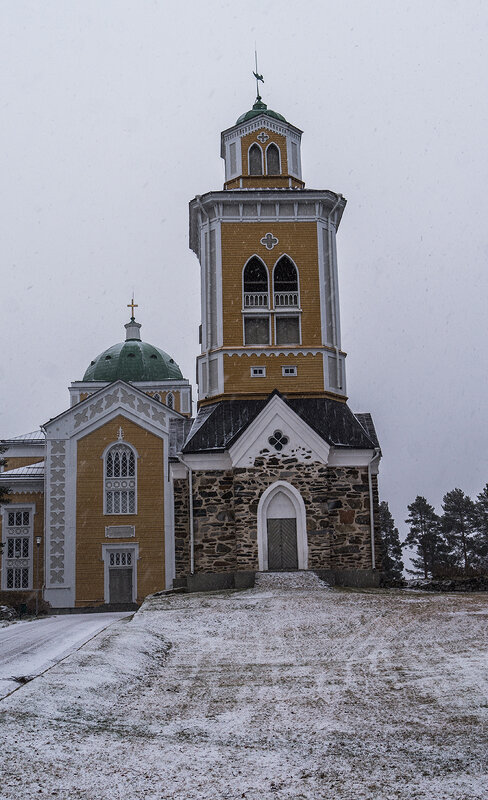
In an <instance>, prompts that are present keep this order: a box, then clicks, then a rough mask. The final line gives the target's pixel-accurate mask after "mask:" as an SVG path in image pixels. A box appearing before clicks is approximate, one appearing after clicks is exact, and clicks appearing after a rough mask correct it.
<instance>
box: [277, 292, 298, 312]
mask: <svg viewBox="0 0 488 800" xmlns="http://www.w3.org/2000/svg"><path fill="white" fill-rule="evenodd" d="M274 304H275V308H297V307H298V292H275V295H274Z"/></svg>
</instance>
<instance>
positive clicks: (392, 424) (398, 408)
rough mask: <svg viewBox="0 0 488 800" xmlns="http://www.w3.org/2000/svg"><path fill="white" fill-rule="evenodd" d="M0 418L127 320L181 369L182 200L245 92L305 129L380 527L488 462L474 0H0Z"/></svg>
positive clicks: (482, 128)
mask: <svg viewBox="0 0 488 800" xmlns="http://www.w3.org/2000/svg"><path fill="white" fill-rule="evenodd" d="M0 15H1V20H0V53H1V56H0V58H1V61H2V67H1V74H2V76H3V77H2V117H1V118H2V122H1V127H0V159H1V174H2V184H3V186H2V200H1V206H2V207H1V215H0V228H1V241H2V249H1V264H2V282H1V286H2V311H3V331H4V336H3V341H4V351H3V357H2V359H1V361H0V380H1V385H2V404H1V409H0V436H9V435H17V434H20V433H22V432H24V431H27V430H33V429H35V428H36V427H38V425H39V424H41V423H43V422H45V421H46V420H47V419H48V418H49V417H52V416H54V415H55V414H57V413H59V412H60V411H62V410H63V409H64V408H66V407H67V405H68V392H67V386H68V384H69V382H70V381H71V380H74V379H80V378H81V377H82V376H83V373H84V370H85V369H86V367H87V365H88V363H89V362H90V360H91V359H92V358H93V357H94V356H95V355H97V354H98V353H99V352H100V351H102V350H104V349H105V348H106V347H108V346H110V345H111V344H113V343H115V342H116V341H120V340H121V339H122V338H123V327H122V326H123V324H124V322H125V321H126V319H127V313H128V310H127V309H126V304H127V303H128V302H129V300H130V295H131V292H132V289H133V288H134V290H135V294H136V302H138V303H139V309H138V319H139V321H141V322H142V324H143V328H142V336H143V338H144V339H146V340H147V341H150V342H152V343H153V344H155V345H157V346H160V347H162V348H163V349H165V350H167V351H168V352H169V353H171V355H172V356H173V357H174V358H175V360H176V361H177V362H178V363H179V364H180V366H181V368H182V370H183V373H184V375H185V376H186V377H188V378H190V379H191V380H193V379H194V372H195V367H194V360H195V356H196V354H197V350H198V330H197V329H198V324H199V316H200V307H199V268H198V263H197V260H196V258H195V256H194V255H193V254H192V253H190V251H189V250H188V241H187V239H188V235H187V231H188V210H187V203H188V201H189V200H190V199H191V198H192V197H193V196H194V195H195V194H200V193H203V192H205V191H208V190H210V189H218V188H221V186H222V183H223V167H222V162H221V159H220V157H219V148H220V140H219V137H220V131H221V130H223V129H225V128H227V127H229V126H231V125H232V124H234V122H235V120H236V118H237V117H238V116H239V114H241V113H242V112H244V111H245V110H247V109H248V108H250V107H251V105H252V102H253V100H254V83H253V81H252V77H251V70H252V67H253V51H254V42H255V41H256V42H257V46H258V49H259V59H260V63H259V68H260V71H261V72H263V73H264V77H265V84H264V87H263V97H264V100H265V101H266V102H267V103H268V105H269V107H270V108H273V109H275V110H277V111H279V112H280V113H282V114H283V115H284V116H285V117H286V118H287V119H288V120H289V121H290V122H292V123H293V124H294V125H296V126H298V127H299V128H302V129H303V130H304V136H303V142H302V156H303V171H304V178H305V181H306V184H307V186H308V187H309V188H327V189H333V190H334V191H338V192H341V193H342V194H344V195H345V197H346V198H347V200H348V206H347V208H346V211H345V214H344V217H343V221H342V225H341V229H340V232H339V237H338V247H339V278H340V288H341V312H342V338H343V346H344V349H345V350H346V351H347V352H348V359H347V378H348V393H349V398H350V401H349V402H350V405H351V407H352V409H353V410H355V411H371V412H372V414H373V417H374V419H375V422H376V426H377V429H378V434H379V437H380V440H381V443H382V446H383V452H384V459H383V462H382V466H381V493H382V498H383V499H387V500H389V502H390V507H391V510H392V512H393V513H394V516H395V519H396V522H397V524H399V525H400V526H401V522H402V520H403V519H404V518H405V516H406V504H407V503H409V502H411V501H412V500H413V499H414V497H415V496H416V494H419V493H420V494H425V495H426V496H427V498H428V499H429V500H430V502H432V503H433V504H435V505H436V506H437V507H438V508H439V504H440V501H441V499H442V495H443V493H444V492H446V491H448V490H450V489H452V488H454V487H455V486H460V487H461V488H462V489H464V490H465V491H467V492H468V493H470V494H476V493H478V492H479V491H480V490H481V489H482V487H483V486H484V484H485V483H486V482H487V481H488V465H487V455H486V454H487V453H488V426H487V424H486V406H487V401H486V397H487V395H488V385H487V384H488V380H487V365H486V325H487V314H486V302H487V301H486V298H487V296H488V275H487V270H486V262H487V253H488V234H487V230H488V228H487V225H486V219H487V216H488V214H487V211H488V209H487V205H488V193H487V191H486V187H487V185H488V174H487V161H486V140H487V121H488V101H487V93H486V88H485V86H484V84H485V80H486V72H487V68H488V64H487V55H486V53H487V50H488V47H487V45H488V5H487V4H486V2H483V0H480V1H479V2H478V0H462V2H457V1H456V0H443V1H442V2H440V1H439V0H430V1H429V3H426V2H425V0H423V1H422V2H419V0H412V2H395V1H394V0H387V1H385V0H375V2H360V0H354V1H353V0H345V1H344V0H343V2H341V3H336V2H331V0H321V1H320V2H315V1H314V0H312V1H310V2H306V1H305V2H291V3H290V2H288V3H287V4H286V5H285V4H283V3H282V2H276V1H275V0H271V1H268V2H267V1H266V0H259V1H256V0H251V2H247V3H246V4H236V3H231V2H225V3H224V2H217V0H210V2H208V3H205V4H204V3H200V2H198V3H197V2H183V3H179V4H178V3H170V2H162V1H161V0H154V1H151V2H149V0H132V1H131V2H128V1H127V0H71V2H68V0H64V1H63V2H61V1H52V0H43V2H24V0H3V1H1V2H0Z"/></svg>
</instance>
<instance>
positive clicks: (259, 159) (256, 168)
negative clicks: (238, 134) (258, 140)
mask: <svg viewBox="0 0 488 800" xmlns="http://www.w3.org/2000/svg"><path fill="white" fill-rule="evenodd" d="M262 174H263V151H262V150H261V148H260V146H259V145H258V144H252V145H251V147H250V148H249V175H262Z"/></svg>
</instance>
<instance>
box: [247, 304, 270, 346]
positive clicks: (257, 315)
mask: <svg viewBox="0 0 488 800" xmlns="http://www.w3.org/2000/svg"><path fill="white" fill-rule="evenodd" d="M246 317H247V318H248V319H251V318H252V317H262V318H263V319H265V318H267V320H268V343H267V344H247V342H246ZM242 341H243V342H244V347H270V346H271V314H270V313H269V312H268V313H267V314H263V313H262V312H260V313H258V314H256V313H255V314H249V312H246V313H245V314H243V315H242Z"/></svg>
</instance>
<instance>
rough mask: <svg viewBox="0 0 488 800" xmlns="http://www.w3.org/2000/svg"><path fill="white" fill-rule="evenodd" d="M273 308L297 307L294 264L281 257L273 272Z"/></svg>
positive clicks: (296, 284)
mask: <svg viewBox="0 0 488 800" xmlns="http://www.w3.org/2000/svg"><path fill="white" fill-rule="evenodd" d="M273 283H274V287H273V288H274V304H275V308H290V307H294V306H295V307H296V306H298V271H297V268H296V267H295V265H294V263H293V262H292V261H291V260H290V259H289V258H288V257H287V256H282V258H280V260H279V261H278V263H277V264H276V266H275V268H274V272H273Z"/></svg>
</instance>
